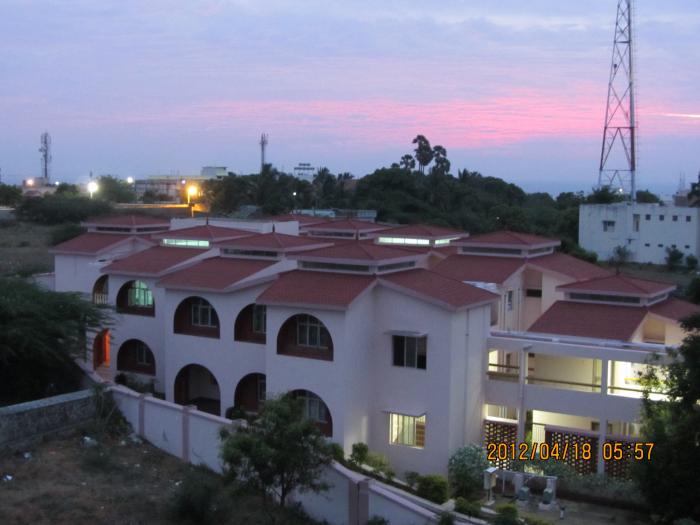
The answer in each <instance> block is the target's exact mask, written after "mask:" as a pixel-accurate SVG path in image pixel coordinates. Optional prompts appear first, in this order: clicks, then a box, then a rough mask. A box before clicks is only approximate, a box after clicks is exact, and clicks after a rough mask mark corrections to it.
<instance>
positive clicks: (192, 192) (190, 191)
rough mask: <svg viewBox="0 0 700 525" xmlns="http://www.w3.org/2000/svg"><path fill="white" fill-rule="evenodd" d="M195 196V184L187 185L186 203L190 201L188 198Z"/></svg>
mask: <svg viewBox="0 0 700 525" xmlns="http://www.w3.org/2000/svg"><path fill="white" fill-rule="evenodd" d="M196 196H197V186H188V187H187V204H189V203H190V199H191V198H192V197H196Z"/></svg>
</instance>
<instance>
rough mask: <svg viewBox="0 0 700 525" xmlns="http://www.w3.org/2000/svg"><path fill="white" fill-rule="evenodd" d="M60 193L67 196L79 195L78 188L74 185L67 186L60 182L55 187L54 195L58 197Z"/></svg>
mask: <svg viewBox="0 0 700 525" xmlns="http://www.w3.org/2000/svg"><path fill="white" fill-rule="evenodd" d="M62 193H67V194H69V195H79V194H80V188H78V186H77V185H75V184H68V183H67V182H61V183H60V184H59V185H58V186H57V187H56V194H57V195H60V194H62Z"/></svg>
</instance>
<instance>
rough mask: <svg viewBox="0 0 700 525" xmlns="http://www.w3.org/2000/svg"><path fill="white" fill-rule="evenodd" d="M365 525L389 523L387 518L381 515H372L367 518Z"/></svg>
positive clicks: (385, 524)
mask: <svg viewBox="0 0 700 525" xmlns="http://www.w3.org/2000/svg"><path fill="white" fill-rule="evenodd" d="M367 525H389V520H388V519H386V518H383V517H382V516H372V517H371V518H370V519H368V520H367Z"/></svg>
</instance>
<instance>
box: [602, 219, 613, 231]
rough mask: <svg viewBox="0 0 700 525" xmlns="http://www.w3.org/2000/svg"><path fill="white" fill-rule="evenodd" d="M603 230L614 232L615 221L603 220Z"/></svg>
mask: <svg viewBox="0 0 700 525" xmlns="http://www.w3.org/2000/svg"><path fill="white" fill-rule="evenodd" d="M603 231H604V232H614V231H615V221H603Z"/></svg>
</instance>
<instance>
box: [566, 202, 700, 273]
mask: <svg viewBox="0 0 700 525" xmlns="http://www.w3.org/2000/svg"><path fill="white" fill-rule="evenodd" d="M699 210H700V208H690V207H685V206H669V205H663V206H662V205H659V204H639V203H629V202H620V203H615V204H585V205H582V206H581V207H580V208H579V227H578V228H579V229H578V238H579V244H580V245H581V246H582V247H583V248H585V249H586V250H590V251H593V252H595V253H597V254H598V258H599V259H600V260H607V259H609V258H610V257H611V256H612V254H613V250H614V249H615V247H617V246H625V247H626V248H628V249H629V251H630V253H631V256H632V260H633V261H635V262H642V263H646V262H650V263H654V264H664V263H665V260H666V255H667V251H666V250H667V249H670V248H676V249H678V250H680V251H681V252H683V254H685V255H693V256H695V257H697V256H698V247H699V246H700V244H699V236H700V228H699V227H698V223H699V222H700V214H699Z"/></svg>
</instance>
